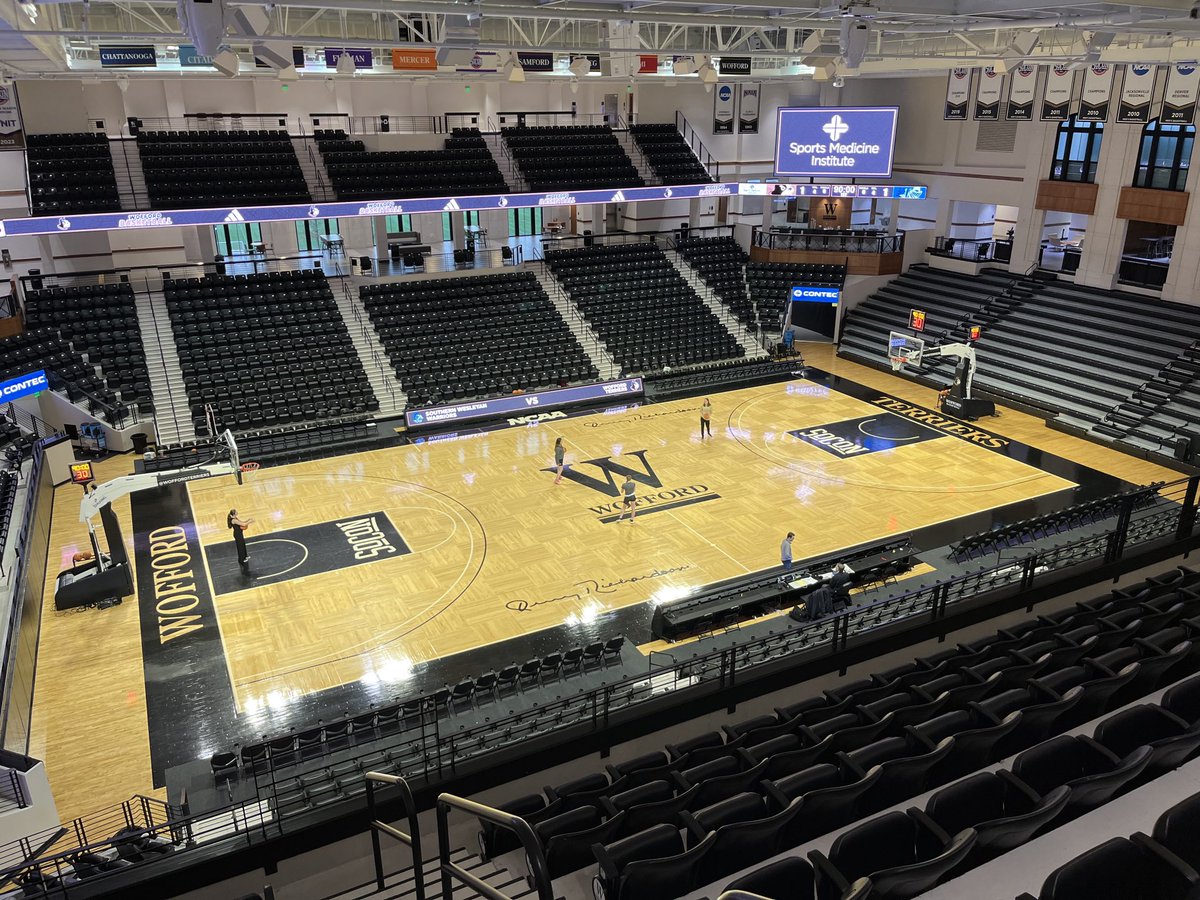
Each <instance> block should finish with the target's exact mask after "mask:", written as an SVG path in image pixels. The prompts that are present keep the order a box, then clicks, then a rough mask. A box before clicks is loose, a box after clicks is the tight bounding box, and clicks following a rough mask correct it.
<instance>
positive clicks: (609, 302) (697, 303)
mask: <svg viewBox="0 0 1200 900" xmlns="http://www.w3.org/2000/svg"><path fill="white" fill-rule="evenodd" d="M546 265H547V266H549V267H550V269H551V270H552V271H553V272H554V275H555V277H556V278H558V280H559V281H560V282H561V283H562V285H563V287H564V288H565V289H566V291H567V293H568V294H569V295H570V297H571V300H572V301H573V302H574V303H575V305H576V306H578V307H579V310H580V311H581V312H582V313H583V315H584V316H585V317H586V318H587V320H588V322H589V323H590V324H591V325H592V327H593V328H594V329H595V330H596V332H597V333H598V334H599V335H600V338H601V340H603V341H604V342H605V344H607V345H608V349H609V352H610V353H611V354H612V356H613V359H615V360H616V361H617V363H618V364H619V365H620V366H621V368H622V369H623V370H624V371H625V372H655V371H659V370H661V369H663V368H664V367H667V366H670V367H671V368H676V367H678V366H683V365H689V364H692V363H704V362H712V361H714V360H719V359H735V358H739V357H741V356H743V355H745V351H744V350H743V349H742V347H741V346H740V345H739V344H738V342H737V341H736V340H735V339H734V338H733V336H732V335H731V334H730V333H729V331H728V330H727V329H726V328H725V326H724V325H722V324H721V322H720V320H719V319H718V318H717V317H716V316H715V315H714V314H713V312H712V310H710V309H709V308H708V306H707V305H705V303H704V301H703V300H701V299H700V297H699V296H698V295H697V294H696V292H695V291H694V290H693V289H692V287H691V286H690V285H689V284H688V283H687V282H686V281H684V280H683V277H682V276H681V275H680V274H679V270H678V269H676V268H675V267H674V266H673V265H671V262H670V260H668V259H667V257H666V255H665V254H664V253H663V252H662V250H660V249H659V248H658V247H657V246H656V245H654V244H609V245H603V246H593V247H579V248H575V249H571V250H553V251H550V252H548V253H547V254H546Z"/></svg>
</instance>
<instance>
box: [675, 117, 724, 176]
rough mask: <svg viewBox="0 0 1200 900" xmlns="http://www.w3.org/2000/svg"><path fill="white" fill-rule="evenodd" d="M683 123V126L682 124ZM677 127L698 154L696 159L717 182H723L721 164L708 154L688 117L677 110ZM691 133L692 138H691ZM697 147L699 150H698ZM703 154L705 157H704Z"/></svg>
mask: <svg viewBox="0 0 1200 900" xmlns="http://www.w3.org/2000/svg"><path fill="white" fill-rule="evenodd" d="M680 123H682V125H681V124H680ZM675 127H676V128H677V129H679V133H680V134H681V135H682V136H683V139H684V141H686V142H687V145H688V146H689V147H690V148H691V149H692V152H693V153H695V154H696V159H698V160H700V162H701V163H702V164H703V166H704V168H706V169H708V170H709V174H710V175H712V176H713V178H715V179H717V181H720V180H721V162H720V160H717V159H715V158H714V157H713V155H712V154H711V153H709V152H708V148H707V147H705V146H704V141H702V140H701V139H700V133H699V132H698V131H696V129H695V128H693V127H692V124H691V123H690V122H689V121H688V120H687V116H685V115H684V114H683V112H682V111H681V110H678V109H677V110H675ZM689 132H690V133H691V134H690V137H689ZM697 147H698V148H699V149H697ZM702 154H703V155H702Z"/></svg>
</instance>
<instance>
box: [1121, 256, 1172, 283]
mask: <svg viewBox="0 0 1200 900" xmlns="http://www.w3.org/2000/svg"><path fill="white" fill-rule="evenodd" d="M1170 266H1171V264H1170V263H1169V262H1159V261H1157V260H1152V259H1139V258H1137V257H1130V256H1123V257H1121V264H1120V266H1119V267H1118V268H1117V283H1118V284H1124V285H1128V286H1129V287H1140V288H1146V289H1148V290H1152V291H1161V290H1162V288H1163V285H1164V284H1166V283H1167V271H1168V269H1169V268H1170Z"/></svg>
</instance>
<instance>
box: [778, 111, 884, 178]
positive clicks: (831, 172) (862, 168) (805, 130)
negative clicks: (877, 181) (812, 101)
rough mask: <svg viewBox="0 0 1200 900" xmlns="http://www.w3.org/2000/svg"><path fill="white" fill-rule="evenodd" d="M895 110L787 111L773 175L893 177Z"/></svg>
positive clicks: (781, 113)
mask: <svg viewBox="0 0 1200 900" xmlns="http://www.w3.org/2000/svg"><path fill="white" fill-rule="evenodd" d="M898 113H899V109H898V108H897V107H895V106H876V107H865V106H863V107H859V106H855V107H832V106H824V107H813V108H799V107H783V108H781V109H780V110H779V118H778V124H777V128H776V132H775V172H776V174H778V175H795V176H802V177H805V178H821V177H826V178H830V177H832V178H890V177H891V175H892V157H893V155H894V153H895V148H896V119H897V115H898Z"/></svg>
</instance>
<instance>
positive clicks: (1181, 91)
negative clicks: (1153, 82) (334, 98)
mask: <svg viewBox="0 0 1200 900" xmlns="http://www.w3.org/2000/svg"><path fill="white" fill-rule="evenodd" d="M1197 93H1200V67H1197V66H1196V65H1195V64H1194V63H1185V64H1182V65H1178V66H1171V68H1170V69H1168V70H1167V89H1166V91H1164V92H1163V102H1162V112H1161V113H1160V114H1159V117H1158V120H1159V121H1160V122H1161V123H1162V124H1164V125H1191V124H1192V122H1194V121H1195V119H1196V96H1197Z"/></svg>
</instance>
